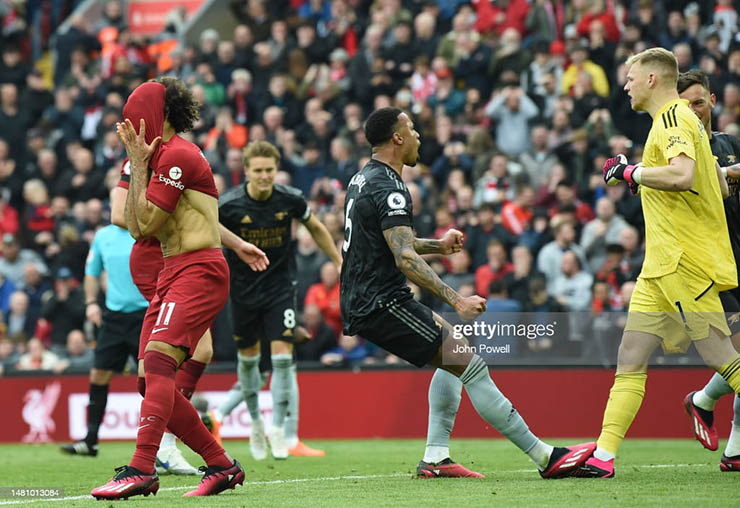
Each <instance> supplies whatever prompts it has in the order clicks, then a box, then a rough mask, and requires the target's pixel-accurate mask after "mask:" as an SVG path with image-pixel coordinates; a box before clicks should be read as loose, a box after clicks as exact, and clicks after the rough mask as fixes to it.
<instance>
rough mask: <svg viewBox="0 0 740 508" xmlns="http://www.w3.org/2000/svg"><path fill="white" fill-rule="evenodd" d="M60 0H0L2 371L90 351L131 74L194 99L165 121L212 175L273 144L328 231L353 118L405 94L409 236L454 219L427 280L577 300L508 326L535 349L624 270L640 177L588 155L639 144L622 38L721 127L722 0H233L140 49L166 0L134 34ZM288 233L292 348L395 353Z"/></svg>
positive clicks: (351, 167) (537, 304) (733, 60)
mask: <svg viewBox="0 0 740 508" xmlns="http://www.w3.org/2000/svg"><path fill="white" fill-rule="evenodd" d="M78 3H81V2H74V1H60V2H49V1H37V2H31V1H28V2H5V1H4V2H0V16H1V20H2V23H1V25H0V28H1V30H2V32H1V34H2V40H1V42H0V44H1V48H0V56H1V58H0V238H2V258H0V279H1V281H2V282H1V284H0V312H1V313H2V323H3V334H2V339H0V368H2V369H4V370H5V371H6V372H7V371H11V370H15V369H18V370H28V369H49V370H54V371H56V372H61V371H64V370H66V369H70V368H75V367H79V368H81V369H83V370H84V369H86V368H88V367H89V365H90V362H91V346H92V341H94V337H95V330H94V327H92V326H91V325H90V324H89V323H86V319H85V308H84V298H83V292H82V288H81V282H82V280H83V276H84V261H85V256H86V252H87V249H88V246H89V244H90V241H91V239H92V236H93V235H94V233H95V231H96V230H97V229H98V228H100V227H102V226H104V225H106V224H107V223H108V222H109V203H108V195H109V191H110V189H111V188H112V187H113V186H115V184H116V181H117V179H118V175H119V171H120V163H121V160H122V159H123V158H124V157H125V151H124V149H123V146H122V144H121V142H120V140H119V139H118V138H117V136H116V134H115V133H114V125H115V123H116V122H117V121H118V120H120V118H121V110H122V107H123V104H124V103H125V101H126V98H127V97H128V95H129V93H130V92H131V91H132V90H133V89H134V88H135V87H136V86H137V85H139V84H140V83H142V82H144V81H146V80H147V79H149V78H152V77H155V76H157V75H168V76H175V77H177V78H180V79H182V80H184V81H185V82H186V83H187V84H188V86H189V87H190V88H191V89H192V91H193V93H194V94H195V96H196V97H197V98H198V99H199V101H200V103H201V106H200V113H201V119H200V121H199V122H198V123H197V124H196V126H195V128H194V129H193V131H192V132H190V133H188V134H186V135H185V136H186V137H187V138H188V139H190V140H192V141H193V142H195V143H197V144H198V145H199V146H200V147H201V148H202V150H203V153H204V155H205V156H206V158H207V159H208V160H209V162H210V163H211V166H212V168H213V171H214V176H215V179H216V182H217V186H218V189H219V191H220V192H223V191H225V190H226V189H227V188H229V187H231V186H234V185H240V184H243V182H244V174H243V171H242V161H241V150H242V148H243V147H244V146H245V144H246V143H247V142H249V141H253V140H268V141H270V142H272V143H274V144H275V145H276V146H278V147H279V149H280V151H281V154H282V161H281V170H282V171H281V173H280V174H279V177H278V181H280V182H285V183H290V184H292V185H294V186H295V187H297V188H299V189H300V190H301V191H303V193H304V194H305V196H306V197H307V198H308V199H309V201H310V204H311V208H312V209H313V211H314V213H316V214H317V215H318V216H319V218H320V219H321V221H322V222H323V223H324V224H325V225H326V226H327V228H328V229H329V231H330V232H331V234H332V236H333V237H334V238H335V240H336V241H337V242H341V241H342V239H343V234H344V228H343V218H344V210H343V208H344V207H343V203H344V190H345V189H346V186H347V184H348V182H349V180H350V178H351V177H352V175H353V174H354V173H355V172H356V171H357V170H358V169H360V168H361V167H362V166H363V165H364V164H365V163H366V162H367V160H368V158H369V155H370V153H369V148H368V146H367V143H366V141H365V139H364V135H363V130H362V126H363V121H364V119H365V118H366V116H367V115H368V114H369V112H370V111H372V110H373V109H374V108H378V107H382V106H390V105H394V106H398V107H400V108H402V109H404V110H406V111H408V112H410V113H411V114H412V117H413V119H414V122H415V124H416V128H417V130H418V131H419V132H420V134H421V141H422V145H421V150H420V161H419V163H418V164H417V165H416V166H415V167H410V168H409V167H407V168H406V169H405V170H404V173H403V179H404V181H405V182H406V183H407V185H408V188H409V191H410V193H411V195H412V197H413V208H414V217H413V219H414V225H415V229H416V233H417V236H418V237H440V236H441V235H442V234H444V232H445V231H447V230H448V229H449V228H457V229H459V230H461V231H463V232H464V233H465V249H464V250H463V251H462V252H460V253H457V254H455V255H453V256H450V257H449V258H445V259H442V258H434V257H433V256H432V257H430V259H429V261H430V263H431V264H432V266H433V267H434V269H435V270H436V271H437V272H438V273H439V275H440V276H441V277H442V279H443V280H444V281H445V282H447V283H448V284H449V285H451V286H452V287H453V288H454V289H456V290H457V291H459V292H460V293H461V294H464V295H470V294H474V293H478V294H480V295H482V296H485V297H486V298H489V308H492V309H497V310H501V311H502V312H509V311H512V310H519V311H529V312H540V311H549V312H570V311H577V312H578V313H581V314H583V315H586V316H592V317H594V319H587V320H586V321H585V324H584V323H580V324H579V323H574V325H575V326H573V327H572V328H574V329H573V330H571V332H570V333H569V334H567V336H561V337H557V338H556V339H552V340H551V339H538V340H531V341H525V342H522V343H521V344H519V345H518V348H517V355H518V356H524V357H532V358H537V357H541V356H542V355H551V356H552V355H569V356H573V357H578V356H579V355H589V354H592V352H593V351H594V349H593V347H592V346H593V344H592V343H593V341H595V340H596V339H595V337H597V336H599V337H601V335H599V334H602V335H603V334H606V335H609V330H611V331H612V332H613V331H614V330H616V331H617V332H618V326H616V327H614V326H604V324H603V320H601V321H600V320H599V319H596V318H597V317H598V316H600V315H604V314H606V313H610V312H623V311H625V310H626V306H627V304H628V301H629V297H630V293H631V290H632V287H633V286H634V280H635V278H636V276H637V275H638V274H639V271H640V267H641V263H642V259H643V256H644V250H643V237H644V224H643V219H642V211H641V206H640V200H639V198H638V197H636V196H632V195H631V194H630V192H629V190H628V189H627V188H626V186H624V185H618V186H615V187H609V188H606V187H605V185H604V183H603V180H602V175H601V168H602V165H603V162H604V160H605V159H606V158H608V157H611V156H613V155H615V154H617V153H624V154H626V155H627V156H628V157H629V159H630V160H631V161H639V160H640V156H641V149H642V146H643V144H644V142H645V139H646V137H647V132H648V130H649V128H650V125H651V120H650V118H649V116H648V115H646V114H638V113H636V112H633V111H632V110H631V108H630V106H629V100H628V97H627V95H626V94H625V93H624V92H623V90H622V87H623V85H624V83H625V79H626V77H625V75H626V67H625V64H624V62H625V60H626V58H627V57H628V56H629V55H631V54H633V53H635V52H639V51H641V50H643V49H646V48H648V47H651V46H654V45H660V46H663V47H666V48H668V49H670V50H672V51H673V52H674V54H675V55H676V57H677V59H678V62H679V66H680V70H681V71H686V70H689V69H694V68H699V69H701V70H702V71H704V72H705V73H707V74H708V75H709V77H710V83H711V86H712V91H713V93H714V94H715V95H716V97H717V104H716V107H715V109H714V124H713V125H714V128H715V130H720V131H724V132H728V133H731V134H734V135H736V136H738V135H740V127H739V126H738V124H739V123H740V121H739V116H740V38H738V14H737V13H738V7H739V6H738V1H736V0H716V1H701V2H697V1H686V0H570V1H566V0H493V1H491V0H472V1H471V2H467V1H465V0H374V1H369V0H289V1H288V0H272V1H269V2H268V1H266V0H245V1H241V0H230V1H229V2H228V3H229V7H230V9H231V11H232V13H233V16H234V18H235V19H236V20H237V21H238V26H237V27H236V28H235V29H234V30H233V32H232V33H219V32H218V31H216V30H214V29H206V30H204V31H203V32H202V33H201V34H200V37H199V42H198V44H196V45H194V46H187V45H179V46H177V45H175V46H171V47H170V49H169V50H168V51H166V52H158V51H159V50H158V49H156V48H161V44H162V43H163V42H167V41H168V40H172V39H176V38H177V37H178V35H180V31H181V30H182V27H183V26H184V20H185V12H184V10H182V9H177V10H176V11H173V13H172V14H171V15H170V16H168V18H167V19H168V22H167V27H166V28H165V30H164V31H163V32H162V33H161V34H158V35H156V36H152V37H145V36H142V35H140V34H137V33H134V32H132V31H131V30H129V28H128V27H127V25H126V19H127V16H126V9H125V4H123V3H122V2H119V1H118V0H108V1H106V2H105V5H104V10H103V14H102V16H101V17H100V19H97V20H90V19H87V18H85V17H81V16H77V15H75V14H74V13H73V12H72V9H73V8H74V7H75V6H76V4H78ZM49 4H52V5H51V7H50V6H49ZM65 19H66V20H67V23H68V25H69V26H68V29H67V30H66V31H58V32H57V31H56V29H57V28H58V27H59V25H60V23H61V22H62V21H63V20H65ZM49 62H53V66H51V65H47V64H49ZM296 246H297V252H298V254H297V267H298V279H299V280H298V290H299V307H300V310H301V312H302V316H303V323H304V324H305V326H306V328H307V329H308V330H309V331H310V332H311V334H312V335H313V337H314V339H315V340H314V341H312V342H310V343H309V344H307V345H305V346H301V347H299V348H298V353H297V354H298V357H299V359H300V360H304V361H314V362H315V361H320V362H322V363H323V364H325V365H359V364H364V363H372V362H375V363H382V362H388V363H394V362H397V361H398V360H397V359H395V358H393V357H389V356H387V355H385V354H382V353H381V352H379V351H378V350H377V348H375V347H374V346H372V345H371V344H369V343H366V342H365V341H363V340H362V338H360V337H346V336H344V335H342V332H341V316H340V314H339V290H338V286H337V283H338V274H337V273H336V269H335V268H334V267H333V265H332V264H331V263H326V261H327V259H326V258H325V257H324V256H323V254H321V253H320V252H319V251H318V249H317V247H316V245H315V244H314V243H313V241H312V239H311V237H310V235H309V234H308V233H307V231H305V230H304V229H303V228H302V227H299V228H298V229H297V231H296ZM412 290H413V291H414V294H415V295H416V297H417V298H419V299H421V300H422V301H423V302H424V303H426V304H428V305H429V306H431V307H432V308H434V309H435V310H437V311H440V312H451V309H449V308H444V306H442V305H440V304H439V302H437V301H435V299H434V298H431V297H430V295H428V294H426V293H424V292H423V291H421V290H419V288H414V287H412ZM227 310H228V309H227ZM224 315H226V316H227V315H228V314H226V313H225V314H224ZM224 319H225V320H226V321H228V319H226V318H224ZM617 321H618V320H617ZM599 326H600V327H601V328H599V330H596V328H598V327H599ZM219 330H221V331H220V332H219V333H216V332H215V331H214V333H215V334H216V335H217V343H216V359H217V360H218V359H220V360H233V354H234V349H233V345H232V344H230V341H231V339H230V333H228V332H224V331H223V330H228V324H224V325H222V326H220V327H219ZM605 330H606V331H605ZM219 337H221V338H219ZM599 340H601V339H599ZM601 345H603V344H600V346H601ZM609 354H611V353H609Z"/></svg>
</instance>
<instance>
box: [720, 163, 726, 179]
mask: <svg viewBox="0 0 740 508" xmlns="http://www.w3.org/2000/svg"><path fill="white" fill-rule="evenodd" d="M719 171H720V173H722V178H727V168H725V167H722V166H720V168H719Z"/></svg>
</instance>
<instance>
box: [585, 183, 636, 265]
mask: <svg viewBox="0 0 740 508" xmlns="http://www.w3.org/2000/svg"><path fill="white" fill-rule="evenodd" d="M625 227H627V223H626V222H625V221H624V219H623V218H622V217H621V216H619V215H617V214H616V207H615V206H614V203H612V201H611V200H610V199H609V198H607V197H603V198H601V199H599V200H598V201H597V202H596V218H595V219H594V220H592V221H591V222H588V223H587V224H586V225H585V226H584V227H583V232H582V233H581V247H582V248H583V251H584V252H585V254H586V258H587V259H588V262H589V266H590V271H591V272H592V273H595V272H596V271H597V270H598V269H599V268H601V266H602V265H603V264H604V261H606V246H607V244H610V243H618V242H619V238H620V236H621V234H622V229H624V228H625Z"/></svg>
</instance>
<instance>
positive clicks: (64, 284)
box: [41, 267, 85, 347]
mask: <svg viewBox="0 0 740 508" xmlns="http://www.w3.org/2000/svg"><path fill="white" fill-rule="evenodd" d="M43 303H44V305H43V308H42V309H41V316H42V317H43V318H44V319H45V320H46V321H48V322H49V324H50V325H51V344H52V345H53V346H62V347H64V345H65V344H66V343H67V335H68V334H69V332H71V331H72V330H75V329H82V327H83V324H84V323H85V294H84V292H83V291H82V289H81V288H80V287H79V282H78V281H77V280H76V279H75V278H74V277H73V275H72V271H71V270H70V269H69V268H67V267H62V268H60V269H59V270H58V271H57V273H56V279H55V280H54V293H52V294H49V295H46V296H45V298H44V302H43Z"/></svg>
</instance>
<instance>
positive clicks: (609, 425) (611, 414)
mask: <svg viewBox="0 0 740 508" xmlns="http://www.w3.org/2000/svg"><path fill="white" fill-rule="evenodd" d="M646 380H647V374H646V373H630V374H617V375H616V376H615V377H614V385H612V389H611V391H610V392H609V400H608V401H607V403H606V409H605V410H604V420H603V423H602V424H601V434H600V435H599V439H598V441H596V444H597V446H598V448H600V449H601V450H602V451H606V452H608V453H610V454H612V455H616V454H617V450H618V449H619V445H620V444H621V443H622V440H624V435H625V434H626V433H627V430H628V429H629V428H630V425H632V420H634V419H635V415H637V411H639V410H640V405H641V404H642V399H643V398H644V397H645V382H646ZM601 460H604V459H601Z"/></svg>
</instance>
